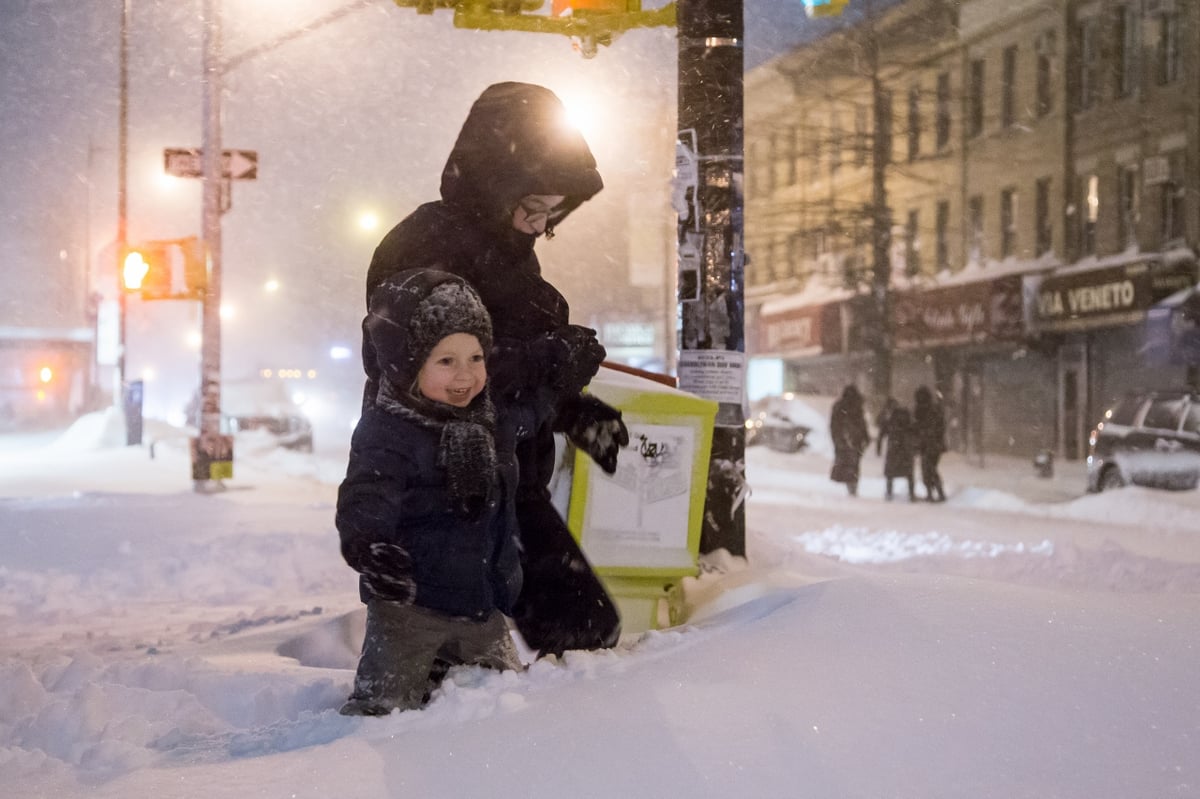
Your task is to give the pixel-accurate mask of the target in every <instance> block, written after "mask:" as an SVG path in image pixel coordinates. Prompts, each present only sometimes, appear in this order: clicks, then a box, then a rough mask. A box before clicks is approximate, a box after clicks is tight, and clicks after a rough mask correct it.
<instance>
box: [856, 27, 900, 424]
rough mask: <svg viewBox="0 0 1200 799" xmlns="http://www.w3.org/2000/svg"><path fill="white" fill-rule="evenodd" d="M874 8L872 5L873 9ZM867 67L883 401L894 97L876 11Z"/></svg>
mask: <svg viewBox="0 0 1200 799" xmlns="http://www.w3.org/2000/svg"><path fill="white" fill-rule="evenodd" d="M872 10H873V9H872ZM863 24H864V33H865V34H866V43H865V48H864V49H865V50H866V56H867V69H868V70H870V80H871V106H872V109H873V115H874V123H873V128H874V135H873V136H872V137H871V304H872V317H873V318H872V319H871V323H872V326H873V327H874V328H875V330H874V332H873V335H872V336H871V337H870V340H871V344H872V355H873V362H872V365H871V387H872V390H873V391H874V394H875V397H876V399H877V400H878V402H879V406H880V407H882V406H883V402H884V400H885V399H886V398H887V397H889V396H891V394H892V340H893V339H894V338H895V335H894V332H893V330H892V301H891V282H892V258H891V247H892V209H891V208H890V207H889V206H888V194H887V170H888V164H889V163H890V162H891V160H892V98H891V95H890V94H888V92H887V89H886V88H885V87H884V85H883V78H882V77H881V76H880V74H879V69H880V65H879V32H878V30H877V29H876V27H875V19H874V15H873V14H872V15H870V16H868V18H867V19H866V20H865V21H864V23H863Z"/></svg>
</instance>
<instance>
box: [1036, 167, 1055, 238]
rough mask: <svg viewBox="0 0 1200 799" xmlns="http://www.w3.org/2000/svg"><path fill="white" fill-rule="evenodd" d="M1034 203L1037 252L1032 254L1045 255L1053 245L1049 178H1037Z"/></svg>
mask: <svg viewBox="0 0 1200 799" xmlns="http://www.w3.org/2000/svg"><path fill="white" fill-rule="evenodd" d="M1034 204H1035V206H1036V207H1035V208H1034V215H1035V216H1036V217H1037V252H1035V253H1034V255H1045V254H1046V253H1048V252H1050V248H1051V247H1053V246H1054V238H1053V237H1054V223H1053V221H1052V220H1051V218H1050V178H1039V179H1038V182H1037V197H1036V198H1035V199H1034Z"/></svg>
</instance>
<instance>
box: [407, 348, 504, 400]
mask: <svg viewBox="0 0 1200 799" xmlns="http://www.w3.org/2000/svg"><path fill="white" fill-rule="evenodd" d="M485 383H487V367H486V366H485V364H484V355H483V347H481V346H480V345H479V339H477V338H475V337H474V336H472V335H471V334H470V333H451V334H450V335H448V336H446V337H445V338H444V339H442V340H441V341H439V342H438V343H437V345H435V346H434V348H433V350H432V351H431V352H430V353H429V357H428V358H426V359H425V363H424V365H422V366H421V371H420V372H418V373H417V390H418V391H420V392H421V394H422V395H423V396H424V397H425V398H426V399H431V400H433V401H434V402H444V403H446V404H447V405H454V406H456V407H459V408H465V407H466V406H468V405H470V404H471V400H473V399H475V397H477V396H479V392H480V391H483V386H484V384H485Z"/></svg>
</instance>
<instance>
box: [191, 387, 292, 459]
mask: <svg viewBox="0 0 1200 799" xmlns="http://www.w3.org/2000/svg"><path fill="white" fill-rule="evenodd" d="M199 406H200V398H199V397H198V396H197V397H193V398H192V402H191V403H190V404H189V406H188V410H187V413H188V418H189V419H190V420H191V423H192V424H193V425H194V426H199V423H200V416H199ZM250 431H262V432H264V433H266V434H267V435H269V437H270V438H269V439H268V440H269V441H271V442H273V443H274V445H275V446H280V447H283V448H285V449H293V450H297V451H299V452H312V451H313V428H312V422H311V421H309V419H308V417H307V416H305V415H304V412H303V411H302V410H301V409H300V406H299V405H297V404H296V402H295V401H294V400H293V399H292V396H291V394H290V393H289V391H288V388H287V386H286V385H285V384H284V383H283V382H282V381H280V380H268V379H260V378H251V379H246V380H225V381H223V382H222V383H221V432H222V433H226V434H228V435H236V434H238V433H244V432H250Z"/></svg>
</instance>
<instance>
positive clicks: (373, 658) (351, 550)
mask: <svg viewBox="0 0 1200 799" xmlns="http://www.w3.org/2000/svg"><path fill="white" fill-rule="evenodd" d="M363 335H364V337H365V339H366V340H367V341H369V342H370V345H371V352H372V354H373V355H374V357H375V358H376V370H375V373H376V374H377V375H378V381H377V386H378V389H377V394H376V397H375V399H374V401H373V402H372V403H370V404H369V405H367V406H365V407H364V408H363V414H362V418H361V419H360V420H359V422H358V426H357V427H356V428H355V430H354V435H353V437H352V439H351V444H350V462H349V465H348V467H347V469H346V479H345V480H344V481H343V482H342V484H341V486H340V487H339V489H338V500H337V517H336V523H337V529H338V533H339V535H340V538H341V548H342V555H343V557H344V558H345V559H346V562H347V563H348V564H349V565H350V566H351V567H352V568H353V569H354V570H355V571H357V572H358V573H359V575H360V577H359V593H360V596H361V598H362V601H363V602H364V603H366V606H367V629H366V637H365V639H364V640H363V646H362V654H361V656H360V658H359V662H358V670H357V672H356V674H355V676H354V690H353V693H352V694H351V695H350V699H349V700H348V701H347V702H346V704H345V705H344V706H343V707H342V709H341V712H342V713H343V714H345V715H372V716H374V715H386V714H388V713H390V712H391V711H392V710H395V709H401V710H406V709H412V708H418V707H420V706H421V705H423V704H424V703H425V702H426V701H428V699H429V695H430V692H432V691H433V690H434V689H435V688H436V687H437V686H438V685H439V684H440V682H441V680H442V678H443V677H444V676H445V673H446V670H447V669H448V668H449V667H450V666H453V665H457V664H474V665H481V666H486V667H489V668H494V669H501V670H503V669H514V670H517V669H521V668H523V665H522V663H521V659H520V657H519V656H518V654H517V649H516V646H515V644H514V643H513V640H512V637H511V636H510V634H509V629H508V623H507V620H506V618H505V615H504V614H505V613H507V612H509V611H511V610H512V607H513V605H514V603H515V601H516V599H517V596H518V593H519V591H520V588H521V564H520V559H519V556H518V550H519V546H520V545H519V543H518V540H517V521H516V513H515V509H514V498H515V495H516V483H517V464H516V457H515V454H514V452H513V444H514V441H513V435H512V434H511V430H510V429H509V428H507V427H506V426H505V425H506V423H504V422H501V423H497V420H496V414H495V409H494V408H493V405H492V402H491V399H490V398H489V396H488V391H487V388H486V382H487V370H486V366H485V355H484V353H486V352H487V351H488V350H489V348H490V347H491V345H492V327H491V321H490V319H489V318H488V314H487V311H486V309H485V308H484V306H483V303H482V301H481V300H480V299H479V297H478V295H476V293H475V292H474V291H473V290H472V289H471V288H470V286H468V285H467V283H466V282H465V281H464V280H462V279H461V278H458V277H455V276H454V275H451V274H448V273H445V272H437V271H433V270H414V271H410V272H402V273H400V274H398V275H395V276H393V277H390V278H388V279H387V280H385V281H383V282H382V283H381V284H380V285H379V286H377V287H376V289H375V291H374V292H372V294H371V306H370V311H369V313H368V314H367V317H366V319H364V320H363Z"/></svg>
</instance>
